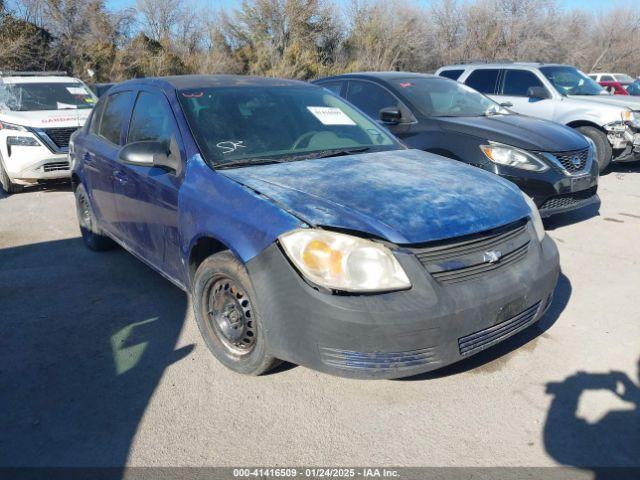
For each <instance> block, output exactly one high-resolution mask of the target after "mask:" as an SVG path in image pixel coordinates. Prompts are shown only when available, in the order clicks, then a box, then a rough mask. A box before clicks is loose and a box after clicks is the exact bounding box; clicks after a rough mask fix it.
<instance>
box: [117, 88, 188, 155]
mask: <svg viewBox="0 0 640 480" xmlns="http://www.w3.org/2000/svg"><path fill="white" fill-rule="evenodd" d="M172 136H175V137H176V139H178V138H180V135H179V133H178V128H177V126H176V123H175V119H174V116H173V111H172V110H171V107H170V106H169V102H168V101H167V99H166V98H165V96H164V95H162V94H159V93H149V92H140V95H138V99H137V100H136V105H135V107H134V108H133V115H132V116H131V124H130V125H129V135H128V136H127V143H131V142H141V141H144V140H155V141H159V142H166V143H167V144H169V143H170V142H171V137H172Z"/></svg>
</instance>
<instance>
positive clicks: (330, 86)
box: [319, 82, 342, 95]
mask: <svg viewBox="0 0 640 480" xmlns="http://www.w3.org/2000/svg"><path fill="white" fill-rule="evenodd" d="M319 85H320V86H321V87H323V88H326V89H327V90H331V91H332V92H333V93H335V94H336V95H340V91H341V90H342V82H326V83H321V84H319Z"/></svg>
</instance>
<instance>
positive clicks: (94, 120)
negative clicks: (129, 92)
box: [89, 99, 107, 135]
mask: <svg viewBox="0 0 640 480" xmlns="http://www.w3.org/2000/svg"><path fill="white" fill-rule="evenodd" d="M106 103H107V101H106V99H105V100H103V101H101V102H98V104H97V105H96V108H95V110H94V111H93V112H91V125H90V127H89V132H90V133H91V134H92V135H98V128H99V127H100V117H101V116H102V112H103V111H104V106H105V105H106Z"/></svg>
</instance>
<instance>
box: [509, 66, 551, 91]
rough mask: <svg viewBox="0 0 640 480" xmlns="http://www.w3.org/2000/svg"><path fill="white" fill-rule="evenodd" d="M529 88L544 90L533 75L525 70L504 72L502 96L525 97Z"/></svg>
mask: <svg viewBox="0 0 640 480" xmlns="http://www.w3.org/2000/svg"><path fill="white" fill-rule="evenodd" d="M531 87H543V88H544V85H543V84H542V82H541V81H540V79H539V78H538V77H537V76H536V74H535V73H533V72H529V71H527V70H511V69H508V70H506V72H505V76H504V86H503V87H502V94H503V95H511V96H514V97H526V96H527V91H528V90H529V88H531Z"/></svg>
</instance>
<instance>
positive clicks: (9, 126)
mask: <svg viewBox="0 0 640 480" xmlns="http://www.w3.org/2000/svg"><path fill="white" fill-rule="evenodd" d="M3 129H4V130H18V131H19V132H26V131H27V129H26V128H24V127H22V126H20V125H15V124H13V123H7V122H0V130H3Z"/></svg>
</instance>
